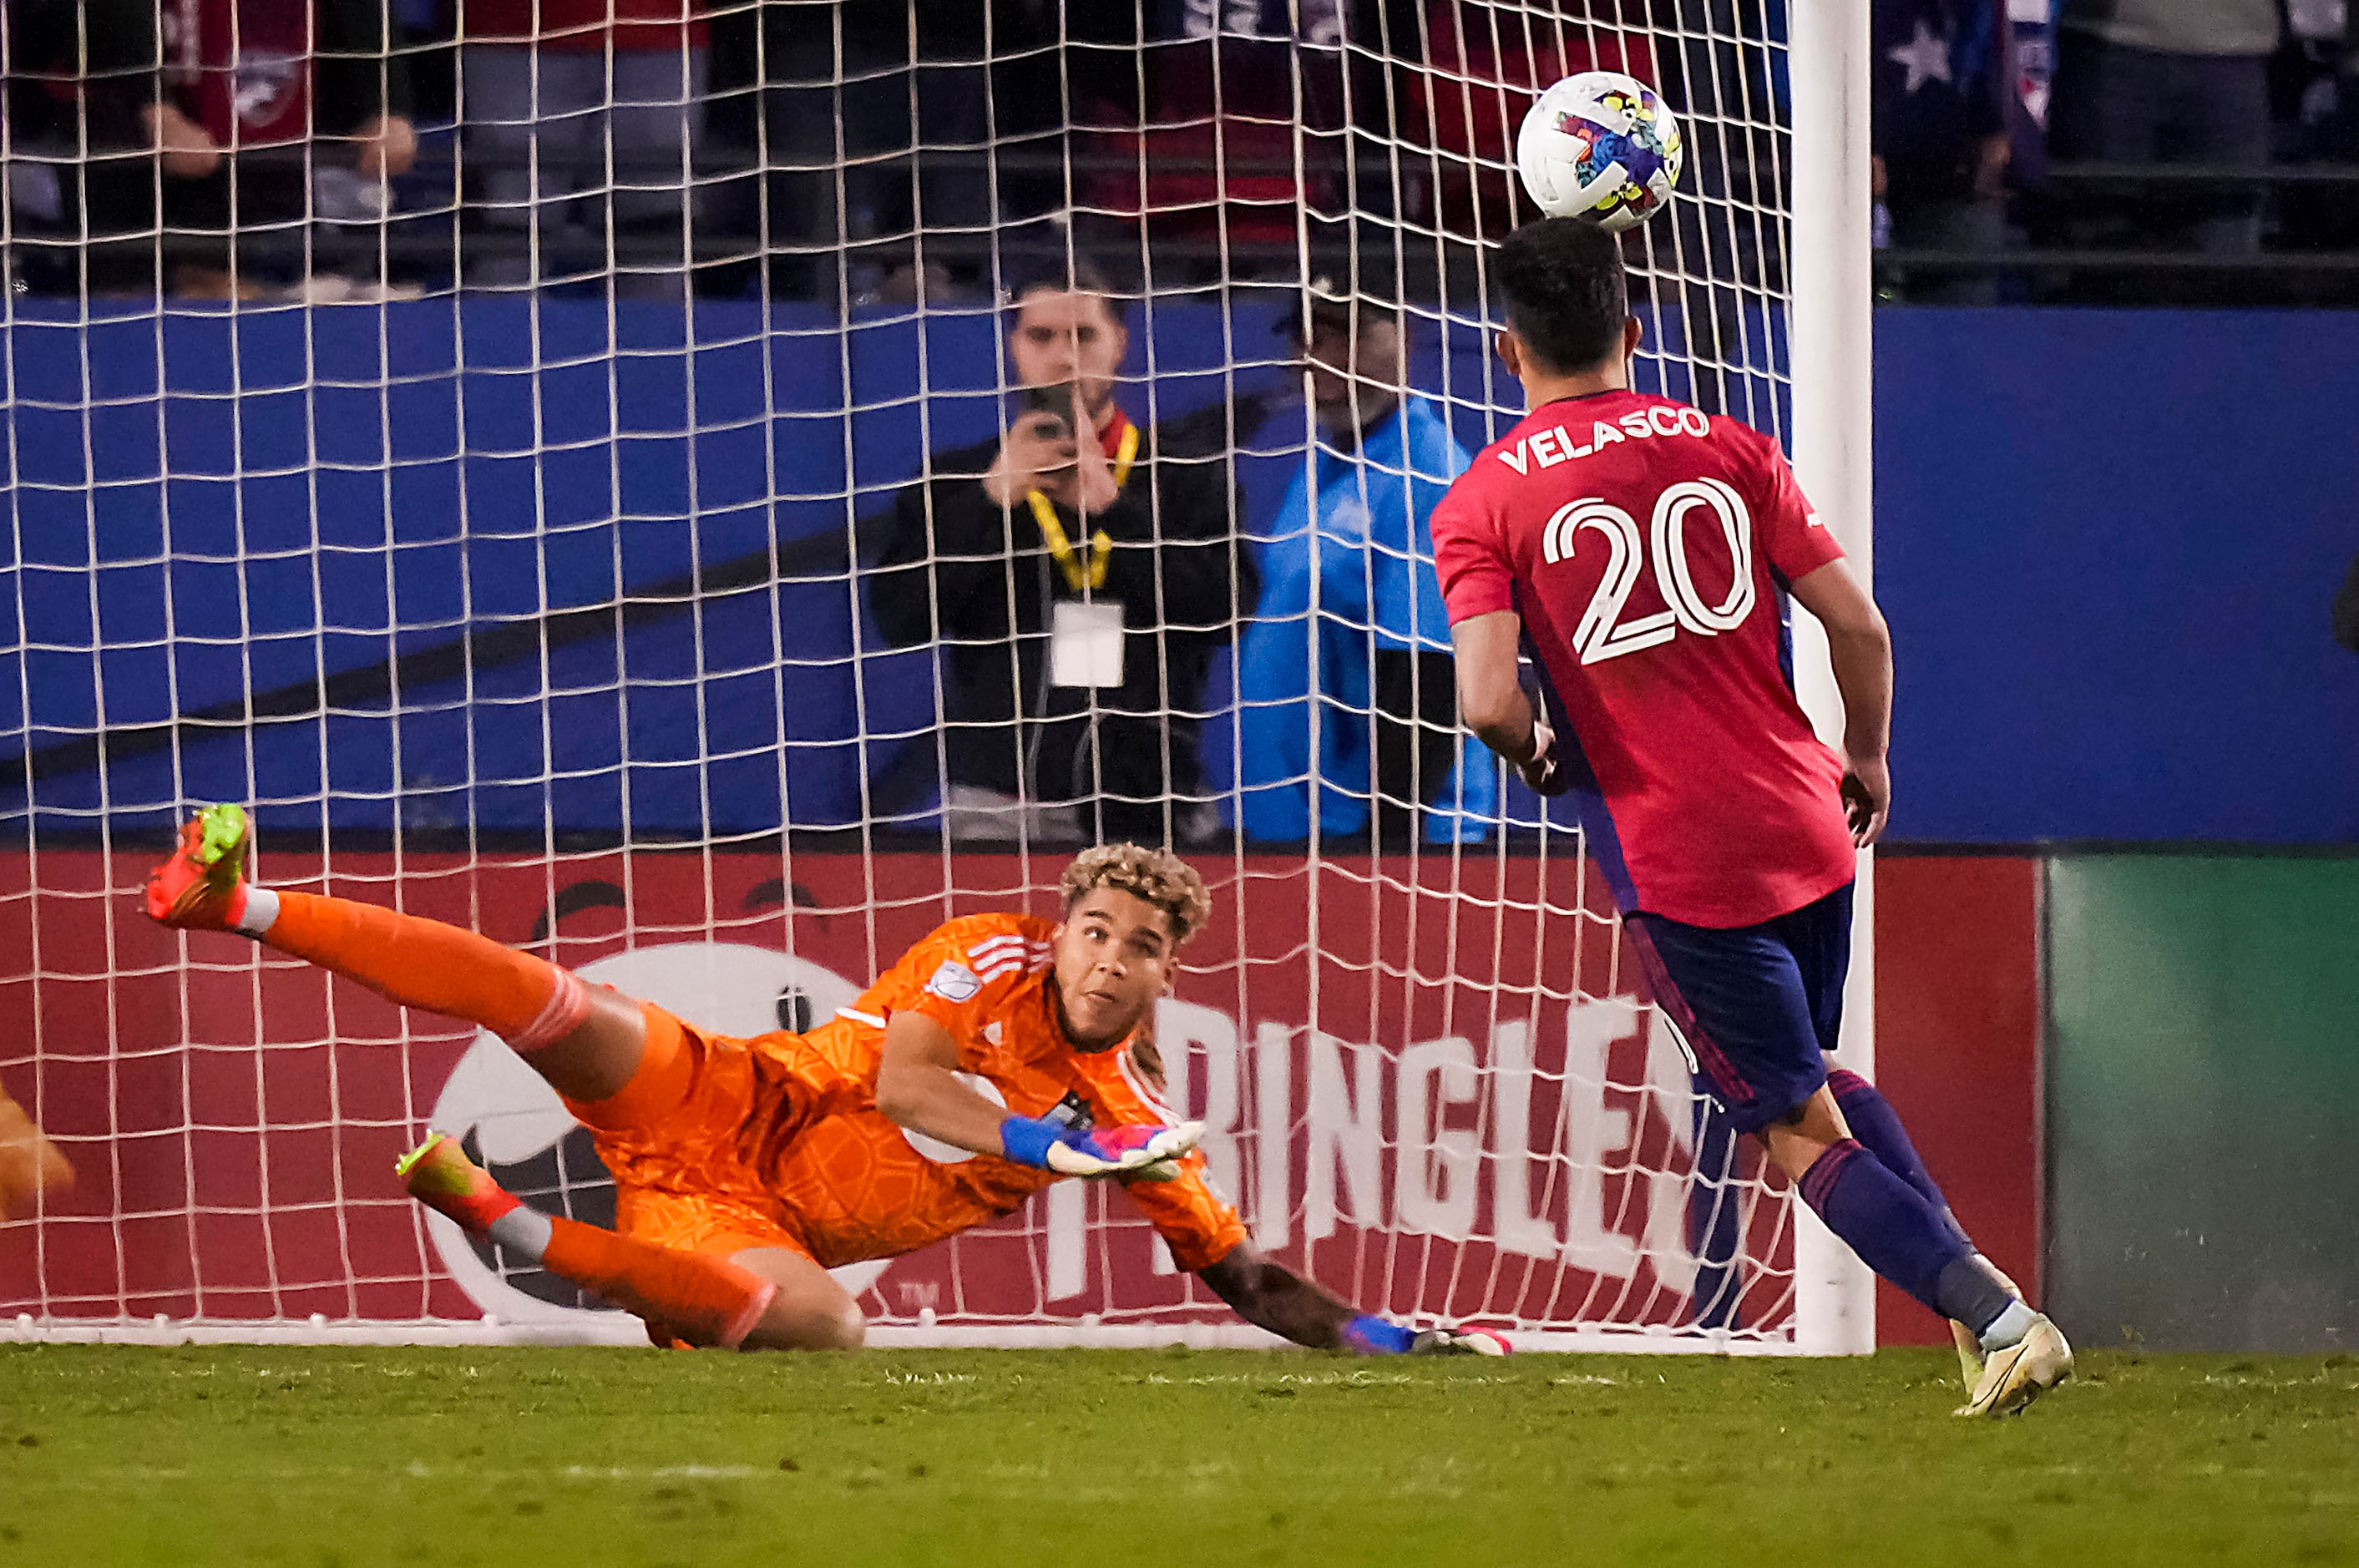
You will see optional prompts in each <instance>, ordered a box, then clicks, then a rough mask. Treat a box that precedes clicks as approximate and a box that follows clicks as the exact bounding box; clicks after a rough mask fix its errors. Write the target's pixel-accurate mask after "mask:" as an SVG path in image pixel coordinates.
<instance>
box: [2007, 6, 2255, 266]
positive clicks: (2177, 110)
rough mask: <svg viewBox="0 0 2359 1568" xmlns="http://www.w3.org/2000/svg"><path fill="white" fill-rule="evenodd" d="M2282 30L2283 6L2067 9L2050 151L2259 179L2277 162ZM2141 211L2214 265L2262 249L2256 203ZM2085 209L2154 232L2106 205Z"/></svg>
mask: <svg viewBox="0 0 2359 1568" xmlns="http://www.w3.org/2000/svg"><path fill="white" fill-rule="evenodd" d="M2282 27H2283V18H2282V17H2281V16H2280V15H2279V12H2278V0H2063V8H2062V11H2061V12H2060V16H2059V17H2058V33H2057V60H2056V88H2055V93H2054V96H2053V97H2052V98H2051V99H2050V101H2049V120H2048V139H2049V151H2050V152H2051V153H2052V154H2053V156H2054V158H2055V160H2056V161H2057V162H2059V163H2071V162H2089V161H2093V162H2104V163H2201V164H2214V165H2226V166H2229V167H2231V168H2246V169H2260V168H2261V167H2263V166H2264V165H2266V164H2267V162H2268V161H2269V84H2268V57H2269V55H2270V54H2271V53H2272V52H2273V51H2274V50H2275V49H2277V38H2278V35H2279V33H2280V31H2281V29H2282ZM2141 205H2142V206H2143V208H2144V210H2145V212H2147V214H2150V215H2158V216H2160V217H2161V218H2163V219H2164V220H2165V222H2164V223H2163V224H2162V229H2163V235H2162V237H2177V235H2176V233H2175V231H2177V230H2181V229H2184V230H2188V231H2190V233H2191V237H2192V238H2193V240H2194V242H2195V243H2196V245H2198V246H2199V247H2200V248H2201V249H2202V250H2203V251H2205V252H2207V253H2209V254H2212V255H2233V254H2238V253H2243V252H2249V251H2253V250H2256V249H2257V248H2258V246H2259V242H2260V216H2259V214H2260V206H2259V201H2258V199H2257V194H2256V192H2252V191H2231V192H2229V193H2228V194H2226V195H2224V196H2212V197H2207V198H2201V199H2198V200H2194V201H2155V200H2148V201H2146V202H2144V203H2142V204H2141ZM2076 207H2077V208H2078V210H2079V211H2080V212H2082V214H2083V215H2084V217H2085V216H2090V215H2094V216H2096V217H2098V218H2104V217H2106V216H2108V215H2110V216H2111V217H2112V218H2113V220H2114V222H2115V223H2117V224H2119V223H2125V222H2130V223H2134V224H2135V227H2136V228H2138V229H2147V228H2150V227H2151V226H2152V225H2151V224H2150V223H2143V222H2137V221H2136V220H2133V219H2131V218H2129V216H2128V215H2127V213H2126V212H2125V210H2124V209H2122V208H2120V207H2118V206H2113V205H2110V204H2107V203H2104V202H2101V201H2095V200H2085V201H2078V202H2076ZM2132 237H2133V239H2147V238H2151V237H2154V236H2152V235H2149V234H2133V235H2132Z"/></svg>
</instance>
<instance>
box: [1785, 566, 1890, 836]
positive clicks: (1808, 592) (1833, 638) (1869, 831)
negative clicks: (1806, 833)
mask: <svg viewBox="0 0 2359 1568" xmlns="http://www.w3.org/2000/svg"><path fill="white" fill-rule="evenodd" d="M1793 592H1794V597H1795V598H1796V599H1798V600H1799V601H1800V602H1801V605H1802V608H1804V609H1806V610H1808V611H1810V614H1811V615H1815V616H1817V617H1818V621H1819V624H1820V625H1821V626H1824V627H1825V628H1826V631H1827V653H1828V657H1829V659H1831V660H1832V663H1833V665H1834V670H1835V688H1836V690H1838V691H1841V692H1842V693H1843V769H1844V776H1843V801H1844V804H1845V805H1846V806H1848V807H1849V808H1850V811H1851V835H1852V838H1853V840H1854V842H1855V843H1857V844H1860V845H1861V846H1862V847H1863V848H1864V847H1865V846H1866V845H1868V844H1874V843H1875V841H1876V839H1877V838H1878V837H1879V836H1881V835H1882V833H1883V832H1884V823H1885V819H1886V817H1887V816H1888V815H1889V814H1890V813H1891V811H1892V772H1891V768H1890V765H1889V764H1888V763H1887V762H1886V754H1887V753H1888V752H1889V751H1890V749H1891V746H1892V632H1891V629H1890V628H1889V627H1887V626H1886V625H1885V624H1884V612H1883V611H1881V610H1878V609H1877V608H1876V607H1875V600H1874V599H1872V598H1870V597H1869V596H1868V592H1867V590H1866V589H1865V588H1864V587H1863V586H1862V585H1861V583H1860V581H1859V579H1858V578H1856V577H1854V576H1853V575H1852V571H1851V568H1850V567H1849V566H1848V565H1846V564H1845V563H1843V561H1829V562H1827V563H1826V564H1825V565H1824V566H1821V567H1819V568H1818V569H1817V570H1815V571H1812V572H1806V573H1805V574H1803V575H1802V576H1800V577H1799V578H1796V579H1795V580H1794V590H1793Z"/></svg>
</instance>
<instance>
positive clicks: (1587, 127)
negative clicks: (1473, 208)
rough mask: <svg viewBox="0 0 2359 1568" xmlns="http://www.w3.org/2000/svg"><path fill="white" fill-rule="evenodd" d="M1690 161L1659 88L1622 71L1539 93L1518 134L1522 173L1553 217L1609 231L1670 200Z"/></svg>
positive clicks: (1584, 76) (1582, 77)
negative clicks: (1581, 221)
mask: <svg viewBox="0 0 2359 1568" xmlns="http://www.w3.org/2000/svg"><path fill="white" fill-rule="evenodd" d="M1686 160H1687V149H1686V144H1685V142H1684V141H1683V140H1682V139H1681V138H1680V123H1679V121H1678V119H1677V118H1675V117H1674V116H1673V115H1672V114H1671V112H1670V110H1669V109H1668V108H1666V107H1665V106H1664V104H1663V101H1662V99H1660V98H1659V97H1658V96H1656V93H1655V90H1654V89H1653V88H1651V87H1649V86H1647V84H1646V83H1645V82H1641V81H1639V80H1638V79H1637V78H1636V77H1635V76H1625V75H1623V74H1622V73H1621V72H1620V71H1582V73H1581V74H1579V75H1578V76H1568V77H1566V78H1565V79H1564V80H1563V81H1562V82H1558V83H1557V84H1556V85H1555V86H1553V87H1551V88H1549V90H1548V91H1547V92H1545V93H1541V94H1540V95H1539V99H1538V102H1537V103H1534V104H1533V105H1532V107H1531V112H1530V113H1529V114H1526V115H1525V116H1524V126H1523V129H1522V130H1521V131H1520V132H1518V133H1517V136H1516V172H1517V174H1519V175H1521V176H1522V177H1523V181H1524V189H1525V190H1526V191H1528V192H1530V194H1531V198H1532V200H1533V201H1536V202H1538V203H1539V209H1540V211H1541V212H1546V213H1547V214H1548V215H1549V217H1551V218H1588V219H1590V220H1592V221H1593V222H1594V223H1598V224H1599V225H1600V226H1602V227H1603V228H1604V229H1605V230H1606V232H1607V233H1609V234H1618V233H1620V232H1621V231H1622V230H1624V229H1626V228H1629V227H1631V226H1632V225H1633V224H1636V223H1645V222H1646V221H1647V219H1648V218H1651V217H1653V216H1654V215H1655V214H1656V213H1657V212H1661V211H1662V210H1663V208H1664V207H1665V206H1667V205H1669V202H1670V200H1671V188H1672V187H1673V186H1675V185H1677V184H1678V183H1679V182H1680V166H1681V165H1682V164H1683V163H1685V162H1686Z"/></svg>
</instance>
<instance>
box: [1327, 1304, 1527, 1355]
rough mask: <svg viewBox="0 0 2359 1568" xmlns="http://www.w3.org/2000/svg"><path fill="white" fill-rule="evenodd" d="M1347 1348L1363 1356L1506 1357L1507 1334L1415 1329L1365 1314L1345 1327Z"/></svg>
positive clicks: (1344, 1333)
mask: <svg viewBox="0 0 2359 1568" xmlns="http://www.w3.org/2000/svg"><path fill="white" fill-rule="evenodd" d="M1343 1348H1344V1349H1346V1350H1352V1351H1356V1352H1358V1353H1359V1354H1360V1355H1362V1356H1505V1355H1506V1354H1507V1351H1508V1349H1509V1348H1510V1347H1509V1345H1508V1344H1507V1341H1506V1336H1505V1335H1503V1334H1496V1333H1495V1332H1493V1331H1492V1330H1490V1329H1487V1328H1457V1327H1451V1326H1443V1327H1440V1328H1428V1329H1411V1328H1407V1327H1404V1326H1403V1325H1402V1324H1399V1323H1393V1322H1391V1321H1389V1320H1387V1319H1385V1318H1380V1317H1378V1316H1376V1315H1375V1313H1374V1312H1362V1313H1361V1314H1360V1315H1359V1316H1358V1317H1355V1318H1353V1320H1352V1321H1351V1322H1350V1323H1345V1324H1344V1325H1343Z"/></svg>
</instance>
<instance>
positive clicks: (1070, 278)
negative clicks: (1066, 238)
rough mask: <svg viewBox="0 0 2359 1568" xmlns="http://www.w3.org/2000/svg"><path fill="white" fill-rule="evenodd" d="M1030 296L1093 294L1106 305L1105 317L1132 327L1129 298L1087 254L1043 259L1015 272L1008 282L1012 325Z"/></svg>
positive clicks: (1094, 258) (1101, 266)
mask: <svg viewBox="0 0 2359 1568" xmlns="http://www.w3.org/2000/svg"><path fill="white" fill-rule="evenodd" d="M1030 294H1094V295H1096V296H1097V297H1098V298H1099V299H1102V300H1103V301H1104V302H1105V308H1106V314H1108V315H1109V316H1112V317H1113V318H1114V325H1115V326H1118V327H1127V326H1128V325H1130V296H1129V295H1127V294H1125V293H1124V292H1123V291H1122V290H1121V289H1117V288H1115V287H1114V275H1113V274H1112V273H1110V272H1109V271H1107V270H1106V268H1105V267H1104V266H1103V264H1101V263H1100V262H1099V261H1098V260H1097V258H1096V257H1094V256H1091V255H1090V254H1089V253H1088V252H1086V251H1075V250H1069V251H1065V252H1063V253H1062V254H1060V255H1057V256H1042V257H1039V258H1037V259H1035V260H1034V261H1032V262H1031V263H1030V264H1029V265H1027V266H1024V267H1017V268H1015V269H1013V273H1012V276H1011V277H1010V278H1008V281H1007V307H1008V321H1010V323H1011V324H1012V323H1013V322H1014V320H1015V316H1016V312H1017V311H1019V310H1022V309H1023V307H1024V299H1025V297H1026V296H1027V295H1030Z"/></svg>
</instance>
